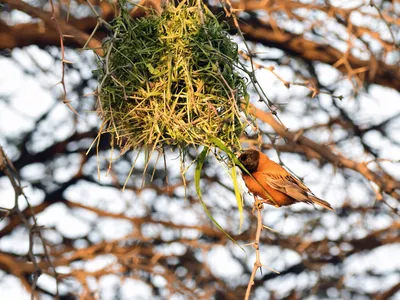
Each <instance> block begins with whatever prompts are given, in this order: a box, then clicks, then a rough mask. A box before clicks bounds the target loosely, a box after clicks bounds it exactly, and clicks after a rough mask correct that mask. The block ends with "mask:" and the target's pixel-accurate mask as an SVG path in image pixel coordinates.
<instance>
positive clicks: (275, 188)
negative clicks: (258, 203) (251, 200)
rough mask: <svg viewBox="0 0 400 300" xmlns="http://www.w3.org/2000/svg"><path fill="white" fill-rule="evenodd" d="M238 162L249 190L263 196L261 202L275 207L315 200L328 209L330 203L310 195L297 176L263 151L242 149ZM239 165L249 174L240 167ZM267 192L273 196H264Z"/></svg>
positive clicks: (312, 202) (314, 201)
mask: <svg viewBox="0 0 400 300" xmlns="http://www.w3.org/2000/svg"><path fill="white" fill-rule="evenodd" d="M238 159H239V161H240V163H241V164H242V166H239V168H240V169H241V171H242V178H243V181H244V183H245V184H246V186H247V188H248V190H249V192H250V193H252V194H253V195H254V196H255V197H260V198H262V199H263V201H262V203H267V204H270V205H274V206H276V207H281V206H287V205H292V204H295V203H300V202H304V203H307V204H311V205H314V204H318V205H320V206H322V207H324V208H326V209H329V210H332V211H333V208H332V206H331V205H330V204H329V203H328V202H326V201H325V200H322V199H320V198H318V197H316V196H315V195H314V193H313V192H312V191H311V190H310V189H309V188H308V187H307V186H306V185H305V184H304V183H303V182H301V181H300V180H299V179H297V178H296V177H295V176H293V175H292V174H290V173H289V172H288V171H286V170H285V169H284V168H283V167H282V166H280V165H279V164H277V163H276V162H274V161H272V160H271V159H269V157H268V156H267V155H265V154H264V153H262V152H260V151H257V150H254V149H246V150H244V151H243V152H242V153H241V154H240V155H239V157H238ZM243 167H244V168H245V169H246V170H247V171H248V173H250V174H251V176H250V175H249V174H248V173H247V172H246V170H243ZM268 195H269V196H270V197H271V198H272V199H273V200H274V201H271V199H270V198H269V197H268Z"/></svg>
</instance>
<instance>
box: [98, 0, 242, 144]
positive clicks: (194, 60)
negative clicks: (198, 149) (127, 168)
mask: <svg viewBox="0 0 400 300" xmlns="http://www.w3.org/2000/svg"><path fill="white" fill-rule="evenodd" d="M120 6H121V7H120V9H121V12H120V15H119V17H117V18H116V19H115V20H114V21H113V22H112V23H111V29H112V30H111V31H112V37H110V38H109V39H108V40H106V42H105V43H104V44H103V48H104V53H106V55H105V56H104V57H102V58H99V69H98V70H97V74H98V75H99V82H100V84H99V88H98V97H99V102H100V106H101V113H102V117H103V120H104V122H103V126H102V129H101V133H111V135H112V136H113V137H114V139H113V140H114V141H116V142H117V144H118V145H119V147H120V148H121V149H122V150H123V151H126V150H134V149H142V148H143V147H150V148H151V149H158V148H163V147H172V148H176V147H178V148H179V149H185V148H187V147H189V146H200V145H201V146H206V147H212V146H215V139H218V140H219V141H221V142H222V143H223V144H224V145H225V146H227V147H228V148H230V149H238V148H240V143H239V136H240V135H241V133H242V131H243V128H244V125H243V122H242V121H243V114H241V106H242V105H243V103H244V102H245V101H247V100H248V96H247V92H246V81H245V79H244V77H243V76H242V75H241V72H240V64H239V57H238V47H237V44H236V43H234V42H233V41H232V40H231V39H230V37H229V35H228V33H227V29H228V27H227V26H226V25H225V24H220V23H219V22H218V20H217V18H216V17H215V16H214V15H213V14H212V13H211V12H210V11H209V10H208V8H207V7H206V6H204V5H203V4H201V5H199V2H197V1H194V2H193V3H192V2H191V1H183V2H181V3H180V4H179V5H178V6H177V7H175V6H174V5H169V6H166V7H165V8H164V10H163V12H162V13H161V14H159V13H157V12H156V11H154V10H151V9H149V10H148V14H147V16H146V17H142V18H136V19H134V18H132V17H131V16H130V14H129V11H128V9H127V5H126V3H122V2H121V3H120ZM245 99H246V100H245Z"/></svg>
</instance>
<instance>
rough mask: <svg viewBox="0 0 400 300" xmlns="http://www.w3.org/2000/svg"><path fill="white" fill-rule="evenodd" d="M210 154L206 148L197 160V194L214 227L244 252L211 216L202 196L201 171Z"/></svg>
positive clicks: (195, 182)
mask: <svg viewBox="0 0 400 300" xmlns="http://www.w3.org/2000/svg"><path fill="white" fill-rule="evenodd" d="M208 152H209V148H208V147H204V149H203V151H202V152H201V153H200V155H199V156H198V158H197V165H196V170H195V172H194V184H195V187H196V193H197V195H198V196H199V200H200V203H201V205H202V206H203V209H204V211H205V212H206V215H207V216H208V217H209V218H210V220H211V221H212V222H213V223H214V225H215V226H217V227H218V229H219V230H221V231H222V232H223V233H224V234H225V235H226V236H227V237H228V238H229V239H230V240H231V241H232V242H234V243H235V244H236V245H238V246H239V247H240V249H242V250H243V251H244V249H243V248H242V247H241V246H240V245H239V244H238V242H236V241H235V239H234V238H233V237H231V236H230V235H229V233H227V232H226V231H225V230H224V229H223V228H222V226H221V225H219V223H218V222H217V221H216V220H215V219H214V218H213V216H212V215H211V213H210V211H209V210H208V208H207V205H206V204H205V203H204V201H203V196H202V193H201V188H200V177H201V170H202V169H203V164H204V161H205V158H206V156H207V154H208Z"/></svg>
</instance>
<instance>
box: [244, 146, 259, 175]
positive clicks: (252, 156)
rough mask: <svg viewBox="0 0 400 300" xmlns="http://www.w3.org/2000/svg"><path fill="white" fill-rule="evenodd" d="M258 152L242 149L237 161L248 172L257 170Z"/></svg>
mask: <svg viewBox="0 0 400 300" xmlns="http://www.w3.org/2000/svg"><path fill="white" fill-rule="evenodd" d="M259 160H260V152H259V151H257V150H253V149H247V150H245V151H243V152H242V153H241V154H240V156H239V161H240V162H241V163H242V165H243V166H244V167H245V168H246V169H247V171H249V172H250V173H254V172H255V171H257V168H258V162H259Z"/></svg>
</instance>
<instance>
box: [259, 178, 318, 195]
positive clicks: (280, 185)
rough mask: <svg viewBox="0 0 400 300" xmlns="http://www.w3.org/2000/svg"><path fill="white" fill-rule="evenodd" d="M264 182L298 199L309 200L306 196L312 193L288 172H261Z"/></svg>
mask: <svg viewBox="0 0 400 300" xmlns="http://www.w3.org/2000/svg"><path fill="white" fill-rule="evenodd" d="M263 175H264V178H265V182H266V183H267V184H268V185H269V186H270V187H272V188H273V189H275V190H277V191H280V192H282V193H284V194H286V195H288V196H290V197H292V198H294V199H296V200H298V201H305V202H309V199H308V196H309V195H312V196H313V195H314V194H313V193H312V192H311V190H310V189H309V188H308V187H307V186H305V185H304V183H302V182H301V181H300V180H298V179H297V178H296V177H294V176H292V175H291V174H290V173H283V172H282V173H270V172H263Z"/></svg>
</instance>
